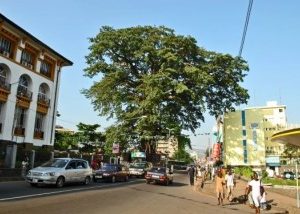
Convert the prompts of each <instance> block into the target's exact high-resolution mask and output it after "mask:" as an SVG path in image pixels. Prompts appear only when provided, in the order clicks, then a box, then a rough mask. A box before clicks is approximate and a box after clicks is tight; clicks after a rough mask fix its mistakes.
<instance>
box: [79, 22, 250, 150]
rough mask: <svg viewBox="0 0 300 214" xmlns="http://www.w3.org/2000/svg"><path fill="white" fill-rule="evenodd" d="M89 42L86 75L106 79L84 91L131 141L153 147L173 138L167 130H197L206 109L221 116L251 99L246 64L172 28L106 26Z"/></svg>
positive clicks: (97, 107) (177, 131) (102, 113)
mask: <svg viewBox="0 0 300 214" xmlns="http://www.w3.org/2000/svg"><path fill="white" fill-rule="evenodd" d="M90 43H91V45H90V47H89V50H90V53H89V54H88V56H86V62H87V65H88V66H87V68H85V75H86V76H87V77H90V78H95V77H100V78H101V79H100V80H99V81H96V82H95V83H94V84H93V85H92V86H91V87H90V88H89V89H85V90H83V91H82V93H83V94H84V95H85V96H86V97H87V98H88V99H90V100H91V102H92V104H93V106H94V109H95V110H96V111H98V112H99V114H100V115H101V116H107V117H108V118H115V119H116V125H114V126H113V129H116V128H117V127H118V130H122V131H123V134H125V135H126V136H127V141H129V138H132V136H139V138H140V139H141V141H144V142H145V144H146V145H150V146H152V147H153V145H154V144H153V140H152V139H153V137H159V136H164V137H168V129H176V133H177V135H178V136H180V135H181V131H182V130H190V131H192V132H195V129H197V128H199V127H200V125H201V122H202V121H204V116H203V115H204V112H205V111H206V110H208V111H209V113H210V114H211V115H214V116H218V115H220V114H222V113H223V112H224V111H225V110H233V109H234V108H233V106H234V105H240V104H243V103H246V102H247V99H248V98H249V95H248V93H247V90H246V89H244V88H242V87H241V86H240V85H239V84H240V83H241V82H243V78H244V77H245V71H247V70H248V66H247V64H246V62H245V61H244V60H242V59H241V58H234V57H232V56H230V55H228V54H220V53H216V52H212V51H207V50H205V49H204V48H200V47H198V46H197V42H196V40H195V39H194V38H192V37H190V36H181V35H176V34H175V33H174V30H172V29H169V28H166V27H163V26H161V27H151V26H144V27H143V26H138V27H131V28H124V29H114V28H112V27H108V26H104V27H102V28H101V29H100V32H99V33H98V34H97V35H96V36H95V37H94V38H90ZM142 116H147V117H143V118H142ZM118 133H119V132H118ZM110 134H111V135H112V133H110ZM107 139H109V138H107Z"/></svg>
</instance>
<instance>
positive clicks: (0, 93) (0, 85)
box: [0, 80, 10, 102]
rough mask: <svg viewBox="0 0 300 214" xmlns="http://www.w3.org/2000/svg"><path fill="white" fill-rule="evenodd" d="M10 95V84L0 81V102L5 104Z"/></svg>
mask: <svg viewBox="0 0 300 214" xmlns="http://www.w3.org/2000/svg"><path fill="white" fill-rule="evenodd" d="M9 94H10V84H9V83H7V82H5V81H2V80H0V101H2V102H6V101H7V98H8V95H9Z"/></svg>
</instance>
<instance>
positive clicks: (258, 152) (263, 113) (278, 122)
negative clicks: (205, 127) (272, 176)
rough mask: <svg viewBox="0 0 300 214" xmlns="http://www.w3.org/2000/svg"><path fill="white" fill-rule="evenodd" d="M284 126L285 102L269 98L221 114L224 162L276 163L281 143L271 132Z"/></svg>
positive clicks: (276, 165)
mask: <svg viewBox="0 0 300 214" xmlns="http://www.w3.org/2000/svg"><path fill="white" fill-rule="evenodd" d="M285 127H286V106H284V105H277V103H276V102H268V103H267V105H266V106H263V107H253V108H246V109H244V110H239V111H236V112H229V113H227V114H225V115H224V145H223V150H224V163H225V165H231V166H257V167H264V166H268V167H278V166H279V165H280V155H281V153H282V151H283V150H284V147H283V146H282V145H280V144H278V143H276V142H271V136H272V135H273V134H274V133H275V132H277V131H278V130H282V129H284V128H285Z"/></svg>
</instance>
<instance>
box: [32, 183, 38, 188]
mask: <svg viewBox="0 0 300 214" xmlns="http://www.w3.org/2000/svg"><path fill="white" fill-rule="evenodd" d="M37 185H38V184H36V183H30V186H32V187H37Z"/></svg>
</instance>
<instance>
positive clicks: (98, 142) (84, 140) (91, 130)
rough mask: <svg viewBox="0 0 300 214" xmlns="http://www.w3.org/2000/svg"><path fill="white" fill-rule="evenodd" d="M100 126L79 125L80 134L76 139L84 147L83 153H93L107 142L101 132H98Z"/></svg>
mask: <svg viewBox="0 0 300 214" xmlns="http://www.w3.org/2000/svg"><path fill="white" fill-rule="evenodd" d="M99 127H100V125H99V124H94V125H88V124H84V123H79V124H78V125H77V128H78V132H77V133H76V138H77V139H78V141H79V142H80V144H81V145H82V146H83V147H82V148H81V151H83V152H93V151H95V149H96V148H97V147H101V146H102V143H103V142H104V141H105V138H104V136H103V135H102V133H101V132H97V131H96V130H97V128H99Z"/></svg>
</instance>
